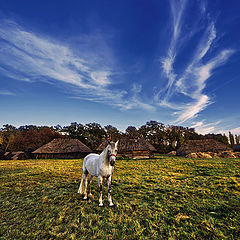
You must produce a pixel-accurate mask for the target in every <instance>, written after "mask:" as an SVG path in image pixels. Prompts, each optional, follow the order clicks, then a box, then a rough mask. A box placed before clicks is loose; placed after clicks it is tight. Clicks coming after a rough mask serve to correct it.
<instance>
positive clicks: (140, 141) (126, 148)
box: [97, 136, 157, 159]
mask: <svg viewBox="0 0 240 240" xmlns="http://www.w3.org/2000/svg"><path fill="white" fill-rule="evenodd" d="M115 141H116V140H115ZM106 146H107V140H104V141H103V142H102V143H101V145H100V146H99V147H98V148H97V151H98V152H101V151H103V150H104V148H105V147H106ZM156 151H157V150H156V149H155V147H153V146H152V144H150V143H149V142H147V141H146V140H145V139H144V138H129V137H126V136H124V137H121V138H120V139H119V143H118V154H117V156H118V157H130V158H133V159H140V158H152V157H154V152H156Z"/></svg>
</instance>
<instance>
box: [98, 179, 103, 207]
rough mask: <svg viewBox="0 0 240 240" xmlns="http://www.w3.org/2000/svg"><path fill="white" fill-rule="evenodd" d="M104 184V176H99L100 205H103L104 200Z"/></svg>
mask: <svg viewBox="0 0 240 240" xmlns="http://www.w3.org/2000/svg"><path fill="white" fill-rule="evenodd" d="M102 184H103V177H101V176H98V186H99V192H100V198H99V207H102V206H103V201H102V190H103V187H102Z"/></svg>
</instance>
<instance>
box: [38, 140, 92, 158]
mask: <svg viewBox="0 0 240 240" xmlns="http://www.w3.org/2000/svg"><path fill="white" fill-rule="evenodd" d="M90 152H92V150H91V149H90V148H89V147H87V146H86V145H85V144H83V143H82V142H81V141H80V140H78V139H66V138H64V139H62V138H56V139H53V140H52V141H51V142H49V143H47V144H45V145H43V146H42V147H40V148H38V149H37V150H35V151H34V152H33V155H34V156H35V158H38V159H39V158H66V159H71V158H82V157H85V156H86V155H87V154H89V153H90Z"/></svg>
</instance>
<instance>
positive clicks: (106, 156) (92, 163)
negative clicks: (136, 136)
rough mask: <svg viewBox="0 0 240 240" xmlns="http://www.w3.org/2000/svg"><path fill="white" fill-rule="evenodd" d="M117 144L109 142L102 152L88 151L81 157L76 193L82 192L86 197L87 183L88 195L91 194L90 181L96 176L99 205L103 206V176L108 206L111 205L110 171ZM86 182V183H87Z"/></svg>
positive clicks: (111, 170)
mask: <svg viewBox="0 0 240 240" xmlns="http://www.w3.org/2000/svg"><path fill="white" fill-rule="evenodd" d="M117 145H118V141H117V142H116V143H114V142H109V143H108V145H107V147H106V148H105V149H104V150H103V152H102V153H101V154H100V155H99V154H95V153H90V154H88V155H87V156H86V157H85V158H84V159H83V167H82V170H83V173H82V179H81V183H80V186H79V189H78V193H80V194H84V198H83V199H85V200H86V199H87V185H89V196H92V194H91V183H92V178H93V177H94V176H96V177H98V185H99V191H100V198H99V206H100V207H102V206H103V201H102V184H103V178H104V177H105V178H106V179H107V185H108V201H109V206H113V202H112V198H111V194H110V193H111V181H112V173H113V168H114V167H113V166H114V164H115V160H116V155H117ZM88 174H90V177H89V179H88V181H87V175H88ZM87 183H88V184H87Z"/></svg>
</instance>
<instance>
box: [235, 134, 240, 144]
mask: <svg viewBox="0 0 240 240" xmlns="http://www.w3.org/2000/svg"><path fill="white" fill-rule="evenodd" d="M239 138H240V136H237V135H235V142H236V144H239V142H240V140H239Z"/></svg>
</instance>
